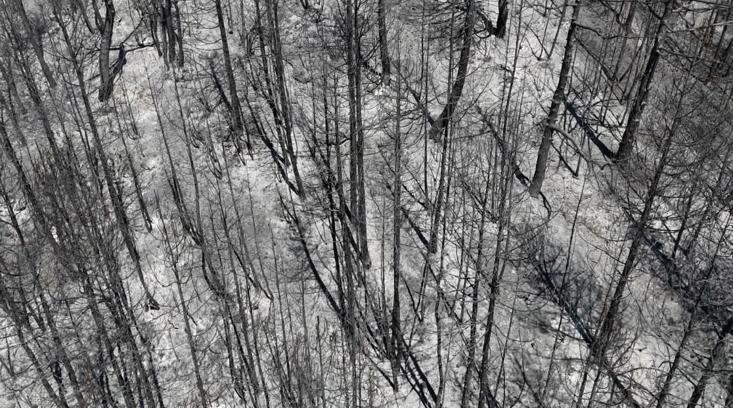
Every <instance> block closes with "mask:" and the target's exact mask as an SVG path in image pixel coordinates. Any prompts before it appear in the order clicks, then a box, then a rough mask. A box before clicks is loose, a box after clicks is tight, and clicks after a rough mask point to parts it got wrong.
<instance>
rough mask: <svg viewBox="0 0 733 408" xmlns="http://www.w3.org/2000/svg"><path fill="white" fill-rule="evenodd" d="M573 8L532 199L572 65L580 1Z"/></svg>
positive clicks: (540, 179)
mask: <svg viewBox="0 0 733 408" xmlns="http://www.w3.org/2000/svg"><path fill="white" fill-rule="evenodd" d="M573 7H574V8H573V16H572V18H571V19H570V28H568V36H567V40H566V42H565V53H564V54H563V57H562V65H561V67H560V79H559V80H558V81H557V88H555V93H554V94H553V95H552V102H551V103H550V113H549V114H548V115H547V121H546V122H545V129H544V132H543V133H542V143H541V144H540V150H539V152H537V163H536V165H535V169H534V175H533V176H532V184H530V186H529V194H530V195H531V196H532V197H537V195H538V194H539V192H540V190H542V183H543V182H544V180H545V170H547V157H548V156H549V153H550V146H552V134H553V133H554V132H555V129H554V128H555V126H556V123H557V117H558V114H559V113H560V106H561V105H562V102H563V99H564V98H565V87H566V85H567V83H568V77H569V76H570V67H571V65H572V63H573V45H574V41H575V40H574V37H575V28H576V23H575V22H576V20H577V19H578V14H579V13H580V0H578V1H577V3H575V5H574V6H573Z"/></svg>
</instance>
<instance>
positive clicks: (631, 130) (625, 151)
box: [616, 0, 672, 162]
mask: <svg viewBox="0 0 733 408" xmlns="http://www.w3.org/2000/svg"><path fill="white" fill-rule="evenodd" d="M671 6H672V0H667V2H666V3H665V5H664V12H663V14H662V17H661V19H660V20H659V25H658V26H657V30H656V32H655V34H654V40H653V41H654V42H653V43H652V50H651V53H650V55H649V60H648V61H647V63H646V66H645V67H644V73H643V74H642V76H641V81H640V82H639V91H638V92H637V95H636V98H634V103H633V105H632V106H631V112H630V113H629V118H628V120H627V121H626V129H624V134H623V136H622V137H621V143H620V144H619V146H618V151H617V152H616V160H617V161H618V162H625V161H627V160H628V159H629V156H630V155H631V152H632V150H633V149H634V142H635V141H636V133H637V131H638V130H639V123H640V122H641V116H642V115H643V113H644V107H645V106H646V101H647V98H648V97H649V91H650V90H651V84H652V80H653V79H654V74H655V72H656V70H657V63H658V62H659V53H660V51H659V45H660V44H659V43H660V42H661V39H662V37H663V35H664V32H665V20H666V18H667V15H668V14H669V11H670V8H671Z"/></svg>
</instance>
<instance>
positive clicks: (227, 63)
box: [214, 0, 244, 150]
mask: <svg viewBox="0 0 733 408" xmlns="http://www.w3.org/2000/svg"><path fill="white" fill-rule="evenodd" d="M214 4H215V6H216V19H217V22H218V25H219V35H220V37H221V48H222V54H223V55H224V71H225V73H226V77H227V85H228V86H229V100H230V103H231V107H232V110H231V112H229V114H230V117H231V126H232V133H233V134H234V139H235V140H234V142H235V145H236V146H237V150H241V146H240V137H241V136H242V131H243V129H244V126H243V124H242V105H241V103H240V101H239V94H238V93H237V82H236V80H235V79H234V70H233V69H232V59H231V56H230V53H229V42H228V41H227V30H226V28H225V27H224V15H223V12H222V9H221V0H215V1H214Z"/></svg>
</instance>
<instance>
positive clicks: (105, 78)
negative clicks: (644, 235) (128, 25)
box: [99, 0, 115, 102]
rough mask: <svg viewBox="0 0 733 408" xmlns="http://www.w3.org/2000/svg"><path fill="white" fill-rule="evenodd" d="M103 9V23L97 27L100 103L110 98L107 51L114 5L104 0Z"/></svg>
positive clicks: (110, 39)
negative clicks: (98, 30) (98, 33)
mask: <svg viewBox="0 0 733 408" xmlns="http://www.w3.org/2000/svg"><path fill="white" fill-rule="evenodd" d="M104 7H105V13H104V23H102V25H100V26H99V29H100V34H101V37H102V38H101V40H100V43H99V81H100V82H99V100H100V101H102V102H104V101H106V100H107V99H109V97H110V96H112V81H113V80H114V77H113V76H112V73H111V70H110V66H109V49H110V46H111V44H112V33H113V29H114V23H115V5H114V3H113V2H112V0H104Z"/></svg>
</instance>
